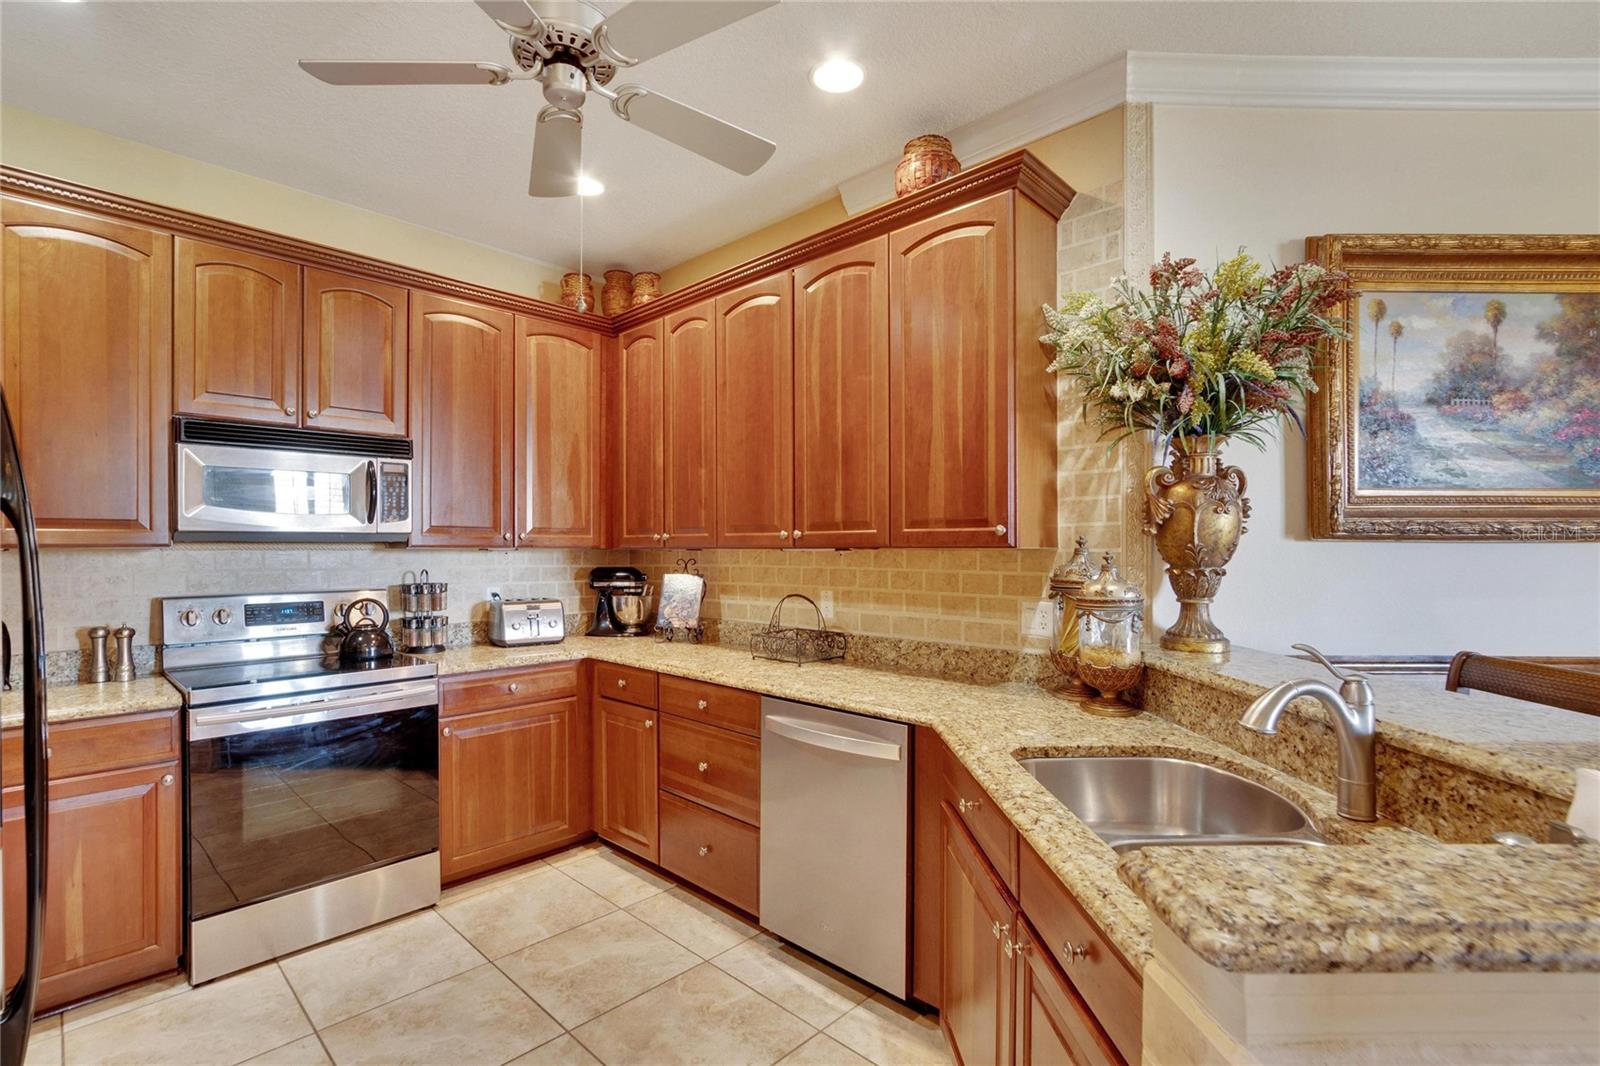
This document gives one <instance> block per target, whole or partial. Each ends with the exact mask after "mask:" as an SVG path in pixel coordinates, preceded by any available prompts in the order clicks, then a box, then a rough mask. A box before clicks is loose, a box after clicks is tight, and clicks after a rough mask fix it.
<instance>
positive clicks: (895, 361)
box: [889, 192, 1056, 548]
mask: <svg viewBox="0 0 1600 1066" xmlns="http://www.w3.org/2000/svg"><path fill="white" fill-rule="evenodd" d="M889 260H890V277H889V291H890V297H889V312H890V313H889V455H890V466H889V518H890V534H889V541H890V543H891V544H894V545H896V546H900V547H977V548H982V547H1006V546H1011V547H1050V546H1054V544H1055V543H1056V511H1055V427H1056V418H1055V386H1054V382H1053V381H1052V380H1051V377H1050V375H1049V374H1048V373H1047V372H1046V370H1045V367H1046V366H1047V365H1048V363H1049V358H1048V355H1047V354H1046V353H1045V351H1044V350H1043V348H1042V346H1041V345H1040V344H1039V342H1038V340H1037V339H1036V338H1037V336H1038V331H1039V325H1038V321H1039V307H1040V305H1041V304H1043V303H1045V302H1048V301H1051V300H1053V298H1054V285H1055V280H1054V277H1055V274H1054V270H1055V268H1054V264H1055V222H1054V220H1053V219H1052V218H1051V217H1050V215H1049V213H1048V212H1046V211H1044V210H1043V209H1042V208H1040V207H1038V206H1037V205H1036V204H1034V203H1033V202H1032V201H1029V200H1027V199H1025V198H1022V197H1019V196H1018V195H1017V194H1016V193H1014V192H1003V193H997V194H994V195H992V196H988V197H985V198H984V199H981V200H978V201H977V202H975V203H972V204H970V205H968V206H965V207H959V208H955V209H952V210H949V211H946V212H944V213H942V214H939V215H935V216H933V217H932V218H929V219H926V220H924V221H921V222H917V223H913V224H912V225H909V226H906V227H904V228H903V229H899V230H896V231H895V232H894V233H892V234H891V235H890V237H889Z"/></svg>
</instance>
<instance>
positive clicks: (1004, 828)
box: [944, 752, 1017, 895]
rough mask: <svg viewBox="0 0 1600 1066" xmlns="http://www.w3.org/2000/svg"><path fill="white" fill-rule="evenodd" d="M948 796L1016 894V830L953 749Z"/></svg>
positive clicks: (948, 758) (946, 769) (946, 774)
mask: <svg viewBox="0 0 1600 1066" xmlns="http://www.w3.org/2000/svg"><path fill="white" fill-rule="evenodd" d="M944 788H945V798H946V799H947V800H948V801H949V803H950V806H952V807H954V808H955V809H956V813H957V814H959V815H960V816H961V822H962V824H963V825H965V826H966V827H967V830H968V831H969V832H970V833H971V834H972V835H973V837H975V838H976V839H977V841H978V844H979V846H980V847H982V848H983V852H984V855H985V856H987V857H988V859H989V862H990V864H991V865H993V866H994V868H995V870H996V871H997V872H998V873H999V874H1000V880H1002V881H1004V882H1005V885H1006V888H1008V889H1010V890H1011V893H1012V894H1013V895H1015V894H1016V891H1017V830H1016V828H1015V827H1014V826H1012V824H1011V820H1010V819H1009V818H1007V817H1006V816H1005V813H1004V812H1003V811H1001V810H1000V808H999V807H996V806H995V805H994V800H992V799H990V798H989V794H988V793H987V792H985V791H984V790H983V789H982V788H981V787H979V785H978V782H976V781H974V780H973V779H972V775H971V774H969V773H968V772H967V768H966V767H965V766H962V765H961V760H960V759H958V758H957V757H956V754H955V753H954V752H950V753H948V754H947V755H946V756H945V759H944Z"/></svg>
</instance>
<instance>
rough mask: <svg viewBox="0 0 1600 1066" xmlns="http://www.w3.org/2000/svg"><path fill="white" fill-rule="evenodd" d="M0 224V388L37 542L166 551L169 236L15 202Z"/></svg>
mask: <svg viewBox="0 0 1600 1066" xmlns="http://www.w3.org/2000/svg"><path fill="white" fill-rule="evenodd" d="M0 223H3V225H4V230H5V236H4V266H3V269H0V276H3V281H0V283H3V288H4V293H5V328H4V351H3V357H0V383H3V384H4V385H5V394H6V404H7V406H8V407H9V408H10V410H11V418H12V421H13V424H14V425H15V427H16V431H17V440H18V446H19V448H20V449H21V456H22V466H23V470H24V471H25V472H26V475H27V479H28V494H29V496H30V498H31V500H32V503H33V512H34V520H35V522H36V523H37V526H38V531H39V540H40V543H42V544H44V545H47V546H49V545H94V546H103V547H123V546H129V547H131V546H137V545H148V544H166V543H167V542H168V540H169V534H168V530H169V525H170V520H169V515H168V503H167V501H168V488H169V484H170V481H171V474H170V467H171V464H172V458H171V454H170V444H169V440H170V435H171V430H170V425H169V424H170V422H171V415H172V377H171V375H172V238H171V237H169V236H168V235H166V234H164V233H158V232H156V231H155V230H151V229H147V228H145V227H143V226H138V225H132V224H129V223H124V222H114V221H110V220H107V219H103V218H98V217H95V216H93V215H89V214H85V213H83V212H80V211H74V210H68V209H65V208H60V207H52V206H47V205H45V204H41V203H35V202H33V201H31V200H23V199H19V198H16V197H12V196H6V197H4V198H0ZM7 537H8V538H9V537H10V533H9V531H8V533H7Z"/></svg>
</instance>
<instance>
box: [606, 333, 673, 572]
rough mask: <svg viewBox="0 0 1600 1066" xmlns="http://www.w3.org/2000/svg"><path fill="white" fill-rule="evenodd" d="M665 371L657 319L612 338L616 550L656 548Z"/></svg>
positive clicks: (659, 524) (661, 525) (659, 523)
mask: <svg viewBox="0 0 1600 1066" xmlns="http://www.w3.org/2000/svg"><path fill="white" fill-rule="evenodd" d="M665 369H666V355H665V353H664V352H663V351H662V344H661V322H660V320H659V319H658V320H657V321H655V322H651V323H648V324H646V325H643V326H640V327H638V328H637V329H630V330H628V332H626V333H624V334H623V335H622V336H621V337H619V338H617V364H616V383H615V398H614V400H613V411H614V414H613V422H614V424H613V426H612V427H611V431H610V436H611V442H612V454H613V456H614V461H613V463H612V493H613V495H612V510H613V513H614V514H615V516H616V517H615V523H616V525H615V537H614V540H615V542H616V546H617V547H619V548H659V547H660V546H661V532H662V529H663V528H664V519H663V517H662V508H661V493H662V488H663V485H664V482H663V473H662V463H661V457H662V447H663V445H664V442H665V430H664V428H663V426H662V424H661V416H662V412H663V408H662V394H663V392H664V391H665V390H664V388H663V382H664V380H665Z"/></svg>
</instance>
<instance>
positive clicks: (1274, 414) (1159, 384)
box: [1040, 252, 1352, 447]
mask: <svg viewBox="0 0 1600 1066" xmlns="http://www.w3.org/2000/svg"><path fill="white" fill-rule="evenodd" d="M1194 264H1195V261H1194V260H1193V259H1178V260H1174V259H1173V258H1172V256H1171V255H1170V254H1167V255H1163V256H1162V257H1161V262H1159V263H1157V264H1156V265H1155V266H1153V267H1151V268H1150V289H1149V291H1148V292H1144V291H1140V290H1137V289H1135V288H1134V287H1133V286H1132V285H1131V284H1130V283H1129V282H1128V279H1126V278H1119V279H1118V280H1117V282H1116V283H1115V285H1114V290H1115V293H1116V298H1115V299H1113V300H1112V301H1110V302H1106V301H1105V300H1102V299H1101V298H1100V297H1098V296H1096V295H1094V294H1092V293H1086V292H1079V293H1073V294H1072V295H1070V296H1068V297H1067V299H1066V300H1065V301H1064V302H1063V303H1062V305H1061V309H1060V310H1059V311H1058V310H1056V309H1054V308H1051V307H1046V308H1045V309H1044V314H1045V321H1046V323H1047V324H1048V325H1049V328H1050V332H1049V333H1047V334H1046V335H1045V336H1044V337H1042V338H1040V339H1041V340H1042V341H1044V342H1045V343H1047V344H1050V345H1052V346H1053V347H1054V348H1055V351H1056V357H1055V360H1054V361H1053V362H1052V363H1051V364H1050V369H1051V370H1054V371H1058V372H1060V373H1064V374H1067V375H1069V376H1071V377H1075V378H1079V379H1081V380H1082V381H1083V383H1084V407H1085V409H1086V410H1087V409H1088V407H1090V406H1094V407H1097V408H1098V409H1099V412H1100V418H1101V422H1102V424H1103V425H1104V427H1105V428H1106V431H1107V432H1108V433H1109V432H1116V431H1117V430H1119V429H1120V430H1122V431H1123V432H1122V433H1120V434H1119V435H1118V439H1119V440H1120V439H1121V437H1123V436H1127V435H1129V434H1131V433H1134V432H1137V431H1139V430H1151V431H1153V432H1154V433H1156V434H1157V436H1158V437H1159V438H1160V441H1161V443H1162V444H1163V445H1165V444H1166V443H1167V442H1168V441H1170V440H1172V439H1173V438H1175V437H1195V436H1215V437H1219V438H1233V437H1238V438H1241V439H1244V440H1248V441H1249V442H1250V443H1252V444H1254V445H1256V446H1257V447H1261V446H1262V445H1263V444H1264V439H1263V437H1262V435H1261V432H1260V431H1261V428H1262V427H1263V426H1269V425H1270V424H1271V423H1275V422H1276V421H1277V420H1278V419H1279V418H1280V417H1287V418H1289V419H1290V420H1292V421H1294V422H1295V424H1296V425H1301V423H1300V418H1299V415H1298V414H1297V413H1296V411H1295V405H1296V403H1297V402H1299V401H1301V400H1303V399H1304V397H1305V394H1306V393H1307V392H1310V391H1315V389H1316V384H1315V383H1314V382H1313V381H1312V377H1311V350H1312V349H1313V348H1314V347H1315V346H1316V345H1317V344H1318V343H1320V342H1321V341H1323V340H1324V339H1326V338H1329V337H1337V336H1342V335H1343V332H1344V328H1343V324H1342V322H1341V321H1340V320H1339V319H1337V318H1333V317H1329V316H1328V312H1329V310H1330V309H1331V308H1334V307H1336V306H1337V305H1339V304H1340V303H1342V302H1344V301H1345V300H1348V299H1349V298H1350V297H1351V296H1352V293H1351V291H1350V285H1349V281H1350V279H1349V276H1348V275H1346V274H1343V273H1341V272H1338V271H1330V270H1327V269H1326V268H1324V267H1321V266H1319V265H1317V264H1315V263H1300V264H1298V265H1295V266H1287V267H1283V268H1281V269H1278V270H1276V271H1274V272H1272V273H1271V274H1265V273H1263V271H1262V267H1261V264H1260V263H1258V262H1256V261H1255V260H1254V259H1252V258H1251V257H1250V256H1248V255H1246V254H1245V253H1243V252H1240V253H1239V254H1238V255H1236V256H1234V257H1233V258H1232V259H1228V260H1226V261H1224V262H1223V263H1221V264H1219V265H1218V266H1217V269H1216V271H1215V273H1214V274H1212V275H1211V276H1210V277H1207V276H1206V274H1205V273H1204V272H1203V271H1200V270H1198V269H1196V268H1195V265H1194ZM1301 428H1302V429H1303V428H1304V427H1303V425H1302V426H1301Z"/></svg>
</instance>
